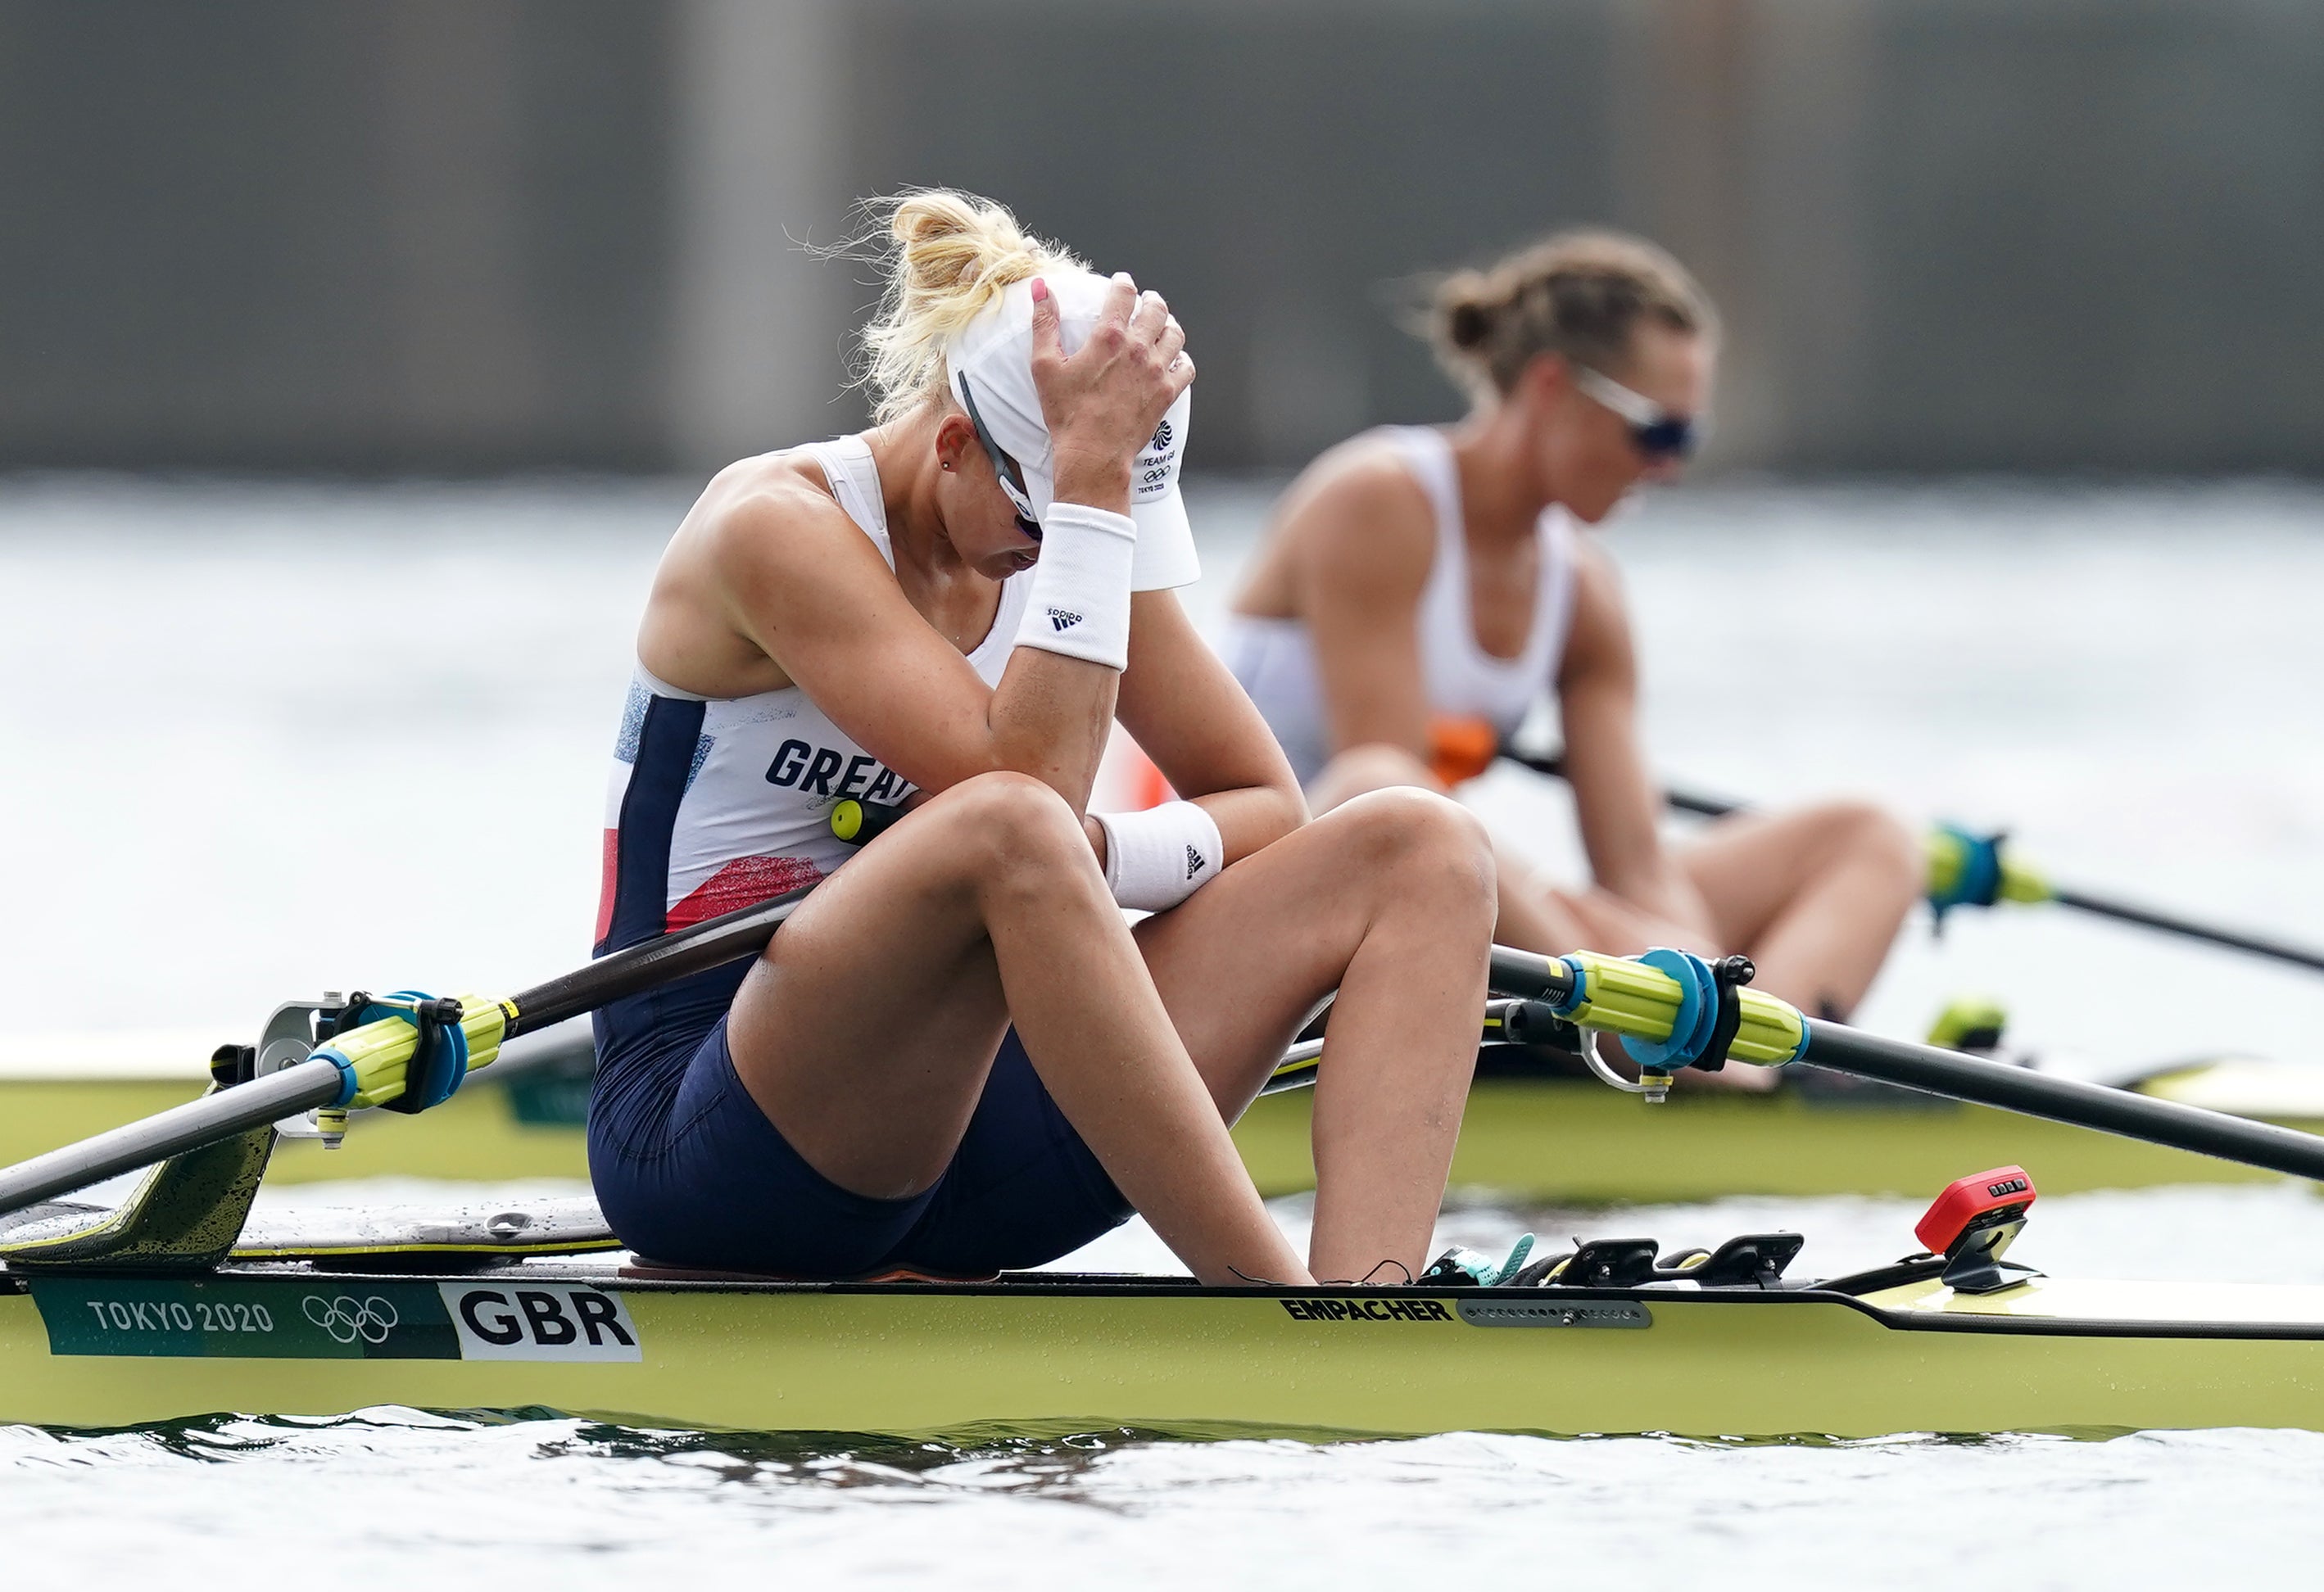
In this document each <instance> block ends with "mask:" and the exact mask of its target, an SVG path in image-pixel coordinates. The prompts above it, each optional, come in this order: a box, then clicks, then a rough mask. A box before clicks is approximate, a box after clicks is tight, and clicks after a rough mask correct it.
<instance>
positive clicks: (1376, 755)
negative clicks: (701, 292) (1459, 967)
mask: <svg viewBox="0 0 2324 1592" xmlns="http://www.w3.org/2000/svg"><path fill="white" fill-rule="evenodd" d="M1401 787H1415V788H1417V789H1420V790H1430V791H1435V792H1437V793H1439V794H1443V791H1444V782H1443V780H1441V779H1439V778H1436V775H1435V772H1434V770H1433V769H1431V768H1429V767H1428V765H1427V764H1425V763H1424V762H1422V761H1421V760H1420V759H1418V758H1416V757H1414V756H1413V755H1412V754H1411V753H1410V752H1408V751H1406V750H1404V749H1403V748H1402V747H1400V746H1386V745H1381V744H1379V743H1377V742H1374V743H1371V744H1369V745H1365V746H1351V747H1350V748H1349V749H1348V750H1345V751H1343V752H1342V753H1341V754H1340V755H1339V756H1337V757H1335V758H1333V759H1332V760H1331V761H1330V762H1329V763H1327V764H1325V765H1324V767H1323V772H1322V773H1321V774H1318V775H1317V776H1315V780H1314V784H1313V785H1311V786H1309V787H1308V789H1307V805H1308V806H1309V808H1310V809H1312V810H1313V811H1314V812H1315V813H1317V814H1323V813H1328V812H1330V811H1332V810H1333V808H1334V807H1337V806H1339V805H1341V804H1342V803H1343V802H1346V801H1348V800H1350V799H1351V798H1352V797H1355V796H1361V795H1363V794H1364V793H1365V792H1367V791H1374V790H1394V789H1398V788H1401ZM1492 846H1493V868H1494V877H1495V879H1498V880H1499V884H1498V886H1497V889H1498V892H1499V895H1498V900H1499V920H1498V921H1499V926H1498V927H1496V928H1495V929H1494V931H1493V938H1494V939H1495V940H1497V941H1499V943H1502V944H1504V945H1514V946H1516V947H1517V949H1519V950H1520V951H1539V952H1545V953H1547V954H1549V955H1553V956H1562V955H1563V954H1564V953H1565V952H1568V951H1579V950H1581V949H1582V948H1583V947H1585V946H1587V947H1588V948H1589V949H1591V950H1592V951H1603V950H1609V949H1610V947H1608V946H1603V945H1600V944H1598V943H1596V942H1594V941H1593V940H1591V937H1590V930H1591V925H1590V924H1589V923H1588V922H1587V921H1586V920H1585V919H1584V918H1583V916H1582V915H1581V914H1580V913H1578V912H1577V911H1576V910H1575V908H1574V905H1573V903H1572V901H1571V900H1570V899H1568V898H1566V897H1563V895H1562V894H1561V893H1560V892H1559V891H1558V890H1557V888H1555V887H1554V885H1552V884H1551V883H1550V881H1549V879H1547V878H1546V877H1545V875H1544V874H1543V873H1542V871H1541V870H1540V869H1539V868H1537V867H1535V865H1534V864H1533V863H1532V862H1530V861H1528V860H1526V859H1525V858H1523V857H1520V856H1518V855H1517V853H1516V852H1515V851H1511V850H1510V849H1509V848H1508V847H1507V846H1505V845H1503V844H1502V843H1501V842H1499V840H1495V841H1494V842H1492ZM1640 949H1641V950H1643V949H1645V947H1644V946H1643V945H1642V946H1641V947H1640Z"/></svg>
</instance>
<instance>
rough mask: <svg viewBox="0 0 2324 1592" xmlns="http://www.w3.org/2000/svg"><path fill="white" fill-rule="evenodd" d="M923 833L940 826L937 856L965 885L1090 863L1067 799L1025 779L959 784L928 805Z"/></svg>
mask: <svg viewBox="0 0 2324 1592" xmlns="http://www.w3.org/2000/svg"><path fill="white" fill-rule="evenodd" d="M922 816H923V818H924V820H925V822H924V824H923V826H922V827H923V828H924V829H930V828H935V827H936V826H939V825H941V826H942V828H943V830H944V831H945V833H943V834H942V836H941V851H942V852H943V854H944V855H945V856H946V857H947V858H949V859H951V860H953V861H954V863H955V864H956V865H957V866H958V867H960V869H961V870H962V871H963V872H964V875H966V876H967V877H968V878H969V879H972V880H973V881H974V882H977V883H989V882H991V881H994V880H1007V881H1010V882H1019V883H1021V882H1025V881H1028V880H1029V879H1034V878H1037V877H1042V876H1047V875H1050V874H1055V873H1058V872H1061V871H1074V870H1089V869H1092V868H1093V867H1094V866H1095V864H1096V857H1095V855H1094V854H1093V852H1092V851H1091V850H1090V844H1089V837H1088V835H1087V833H1085V832H1084V830H1083V828H1082V824H1081V819H1080V818H1079V817H1078V816H1077V815H1076V814H1074V810H1073V808H1072V806H1071V805H1069V804H1067V802H1066V801H1065V797H1063V796H1059V795H1058V794H1057V793H1056V791H1055V790H1054V789H1052V788H1050V787H1048V786H1047V785H1044V784H1043V783H1042V782H1041V781H1040V780H1038V779H1036V778H1033V777H1032V776H1031V775H1029V774H1018V773H1013V772H1007V771H998V772H994V773H990V774H979V775H976V776H974V777H973V778H968V779H964V780H962V781H961V782H960V783H959V784H958V785H955V786H954V787H951V788H950V789H948V790H946V791H945V792H944V793H943V794H942V795H940V796H936V798H935V799H934V800H932V801H931V802H929V804H928V805H927V808H926V809H925V811H924V813H923V814H922Z"/></svg>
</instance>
